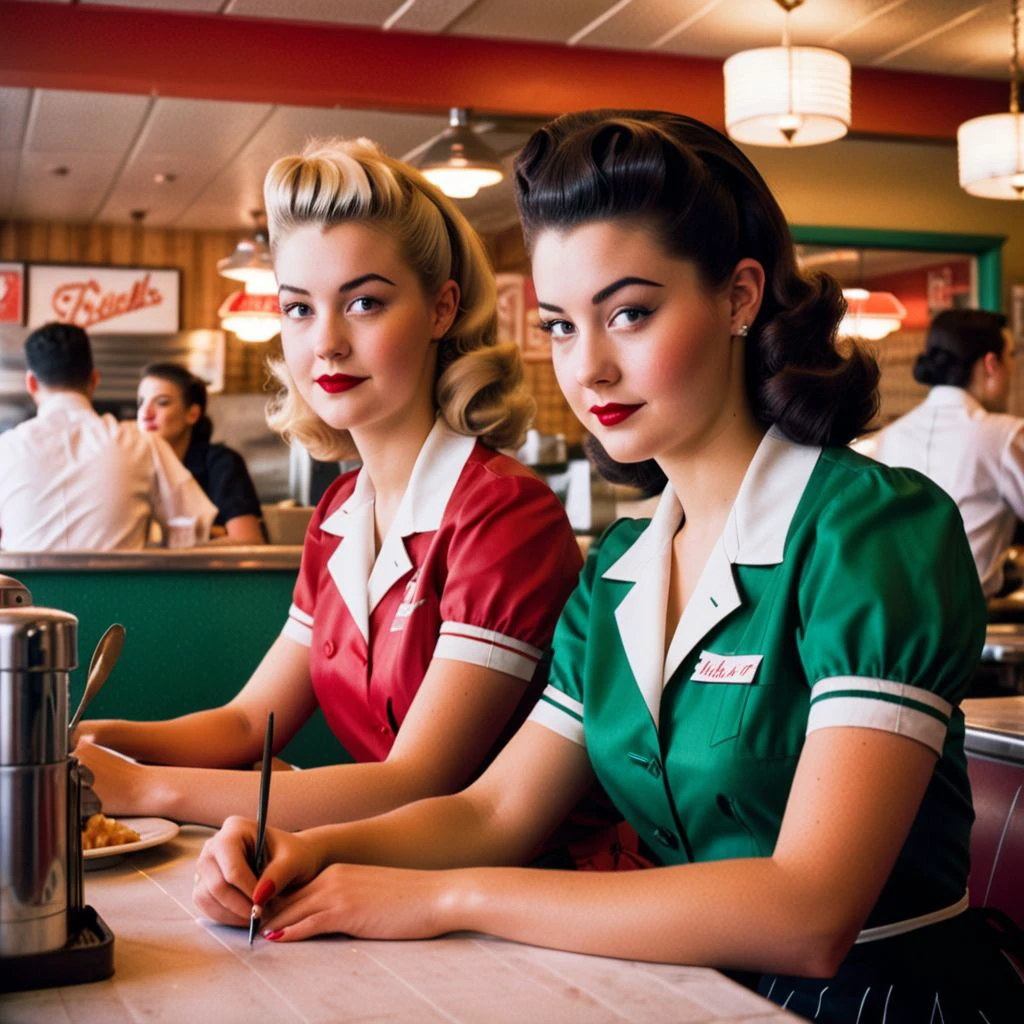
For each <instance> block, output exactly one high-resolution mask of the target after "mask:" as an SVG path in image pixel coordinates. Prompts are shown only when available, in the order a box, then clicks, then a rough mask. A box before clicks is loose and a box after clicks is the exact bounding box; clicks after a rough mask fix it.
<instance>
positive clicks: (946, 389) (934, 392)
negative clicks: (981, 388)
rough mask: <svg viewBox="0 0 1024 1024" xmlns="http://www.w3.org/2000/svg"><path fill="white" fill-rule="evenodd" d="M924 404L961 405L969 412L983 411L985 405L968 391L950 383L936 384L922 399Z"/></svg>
mask: <svg viewBox="0 0 1024 1024" xmlns="http://www.w3.org/2000/svg"><path fill="white" fill-rule="evenodd" d="M924 401H925V404H926V405H962V406H963V407H964V408H965V409H967V410H968V411H969V412H984V411H985V407H984V406H983V405H982V404H981V402H979V401H978V400H977V399H976V398H975V397H974V395H972V394H971V393H970V391H968V390H966V389H965V388H955V387H953V385H952V384H936V385H935V387H933V388H932V389H931V391H929V392H928V397H927V398H926V399H925V400H924Z"/></svg>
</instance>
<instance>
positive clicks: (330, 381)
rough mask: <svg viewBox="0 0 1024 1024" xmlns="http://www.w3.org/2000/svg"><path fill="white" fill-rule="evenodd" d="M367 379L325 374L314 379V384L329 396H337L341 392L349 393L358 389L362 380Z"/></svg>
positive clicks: (345, 374) (342, 374)
mask: <svg viewBox="0 0 1024 1024" xmlns="http://www.w3.org/2000/svg"><path fill="white" fill-rule="evenodd" d="M369 379H370V378H369V377H350V376H349V375H348V374H347V373H325V374H323V375H322V376H320V377H317V378H316V383H317V384H319V385H320V387H322V388H323V389H324V391H326V392H327V393H328V394H329V395H337V394H340V393H341V392H342V391H351V390H352V388H354V387H358V386H359V385H360V384H362V383H363V381H364V380H369Z"/></svg>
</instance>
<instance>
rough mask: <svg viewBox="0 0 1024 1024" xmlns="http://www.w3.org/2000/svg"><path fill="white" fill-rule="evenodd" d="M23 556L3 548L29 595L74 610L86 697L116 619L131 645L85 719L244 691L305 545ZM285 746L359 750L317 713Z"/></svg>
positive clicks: (321, 755)
mask: <svg viewBox="0 0 1024 1024" xmlns="http://www.w3.org/2000/svg"><path fill="white" fill-rule="evenodd" d="M200 551H201V549H193V550H192V551H189V552H172V551H153V552H148V551H147V552H140V553H138V554H121V553H112V554H104V555H89V554H75V553H69V554H48V555H27V554H16V553H8V552H0V573H2V574H4V575H7V576H13V577H14V578H15V579H17V580H19V581H20V582H22V583H24V584H25V586H27V587H28V588H29V590H31V592H32V601H33V604H35V605H37V606H41V607H49V608H59V609H61V610H62V611H66V612H70V613H71V614H73V615H76V616H77V617H78V621H79V633H78V661H79V667H78V669H77V670H76V671H74V672H73V673H72V678H71V708H72V709H74V708H75V707H77V705H78V700H79V697H80V696H81V694H82V690H83V687H84V685H85V672H86V669H87V668H88V664H89V658H90V656H91V655H92V651H93V648H94V647H95V645H96V642H97V640H99V638H100V636H101V634H102V633H103V631H104V630H105V629H106V628H107V626H109V625H110V624H111V623H113V622H120V623H122V624H123V625H124V627H125V630H126V638H125V646H124V651H123V653H122V654H121V658H120V660H119V661H118V663H117V666H116V667H115V669H114V671H113V673H112V674H111V676H110V678H109V679H108V680H107V683H106V685H105V686H104V688H103V689H102V690H101V691H100V693H99V695H98V696H97V697H96V699H95V700H94V701H93V703H92V704H91V705H90V707H89V711H88V713H87V717H92V718H131V719H140V720H155V719H162V718H171V717H174V716H177V715H182V714H186V713H187V712H190V711H197V710H199V709H201V708H209V707H216V706H217V705H220V704H223V703H224V702H226V701H227V700H229V699H230V698H232V697H233V696H235V694H237V693H238V691H239V690H240V689H241V687H242V686H243V685H244V683H245V681H246V680H247V679H248V678H249V676H250V674H251V673H252V671H253V669H255V668H256V666H257V665H258V664H259V662H260V660H261V659H262V657H263V655H264V654H265V653H266V651H267V648H268V647H269V646H270V645H271V643H273V641H274V639H275V638H276V637H277V635H278V634H279V633H280V631H281V627H282V625H283V624H284V621H285V618H286V616H287V614H288V606H289V605H290V603H291V596H292V588H293V586H294V584H295V576H296V573H297V571H298V565H299V557H300V553H301V548H297V547H296V548H274V547H268V548H247V549H227V548H225V549H223V551H222V552H219V553H218V554H216V555H210V554H201V553H200ZM280 756H281V757H283V758H284V759H285V760H288V761H290V762H292V763H293V764H296V765H298V766H300V767H303V768H310V767H314V766H317V765H325V764H338V763H340V762H347V761H351V757H350V756H349V755H348V753H347V752H346V751H345V750H344V749H343V748H342V746H341V745H340V744H339V743H338V741H337V740H336V739H335V737H334V735H333V734H332V733H331V731H330V730H329V729H328V727H327V723H326V722H325V721H324V718H323V715H322V714H321V713H320V712H319V711H317V712H316V714H315V715H314V717H313V718H312V719H311V720H310V721H309V722H307V723H306V725H305V726H304V727H303V728H302V729H301V730H300V731H299V733H298V734H297V735H296V736H295V737H293V739H292V740H291V742H290V743H289V744H288V745H287V746H286V747H285V749H284V750H283V751H281V753H280Z"/></svg>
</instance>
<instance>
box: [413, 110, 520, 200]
mask: <svg viewBox="0 0 1024 1024" xmlns="http://www.w3.org/2000/svg"><path fill="white" fill-rule="evenodd" d="M418 166H419V169H420V170H421V171H422V172H423V176H424V177H425V178H426V179H427V180H428V181H432V182H433V183H434V184H435V185H436V186H437V187H438V188H439V189H440V190H441V191H442V192H443V193H444V194H445V195H446V196H451V197H452V198H453V199H471V198H472V197H473V196H475V195H476V194H477V192H479V191H480V189H482V188H489V187H490V186H491V185H497V184H498V182H499V181H501V179H502V178H504V177H505V174H504V172H503V171H502V169H501V163H500V161H499V160H498V155H497V154H496V153H495V152H494V150H492V149H491V147H490V146H488V145H487V143H486V142H484V141H483V139H481V138H480V136H479V135H477V133H476V132H475V131H473V129H472V128H471V127H470V126H469V111H468V110H467V109H466V108H464V107H452V108H451V110H450V111H449V115H448V127H447V128H446V129H445V130H444V131H443V132H442V133H441V134H440V135H439V136H438V137H437V138H436V139H435V140H434V141H433V142H432V143H431V144H430V145H429V146H428V147H427V148H426V149H425V150H424V151H423V154H422V155H421V156H420V158H419V161H418Z"/></svg>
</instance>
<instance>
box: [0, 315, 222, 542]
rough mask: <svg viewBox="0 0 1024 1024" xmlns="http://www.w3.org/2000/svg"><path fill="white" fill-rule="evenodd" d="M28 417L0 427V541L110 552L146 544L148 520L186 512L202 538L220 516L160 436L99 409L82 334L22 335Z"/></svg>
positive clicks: (65, 328) (43, 330) (70, 328)
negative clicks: (31, 412) (30, 404)
mask: <svg viewBox="0 0 1024 1024" xmlns="http://www.w3.org/2000/svg"><path fill="white" fill-rule="evenodd" d="M25 359H26V362H27V364H28V372H27V373H26V374H25V387H26V389H27V391H28V393H29V395H30V396H31V397H32V400H33V401H34V402H35V404H36V406H37V415H36V417H35V418H34V419H31V420H28V421H27V422H25V423H22V424H20V425H19V426H17V427H15V428H14V429H12V430H8V431H6V432H5V433H3V434H0V480H2V481H3V485H2V487H0V547H3V548H4V549H6V550H9V551H14V550H17V551H114V550H123V549H127V550H133V549H138V548H141V547H143V546H144V545H145V543H146V539H147V537H148V535H149V523H150V520H151V519H156V520H157V521H158V522H159V523H160V524H161V526H162V527H163V530H164V535H165V536H166V535H167V532H168V531H167V524H168V522H169V521H170V520H171V519H172V518H175V517H186V518H188V519H190V520H193V521H194V522H195V524H196V534H197V537H198V538H199V539H200V540H203V539H205V538H206V537H207V535H208V533H209V529H210V525H211V523H212V522H213V520H214V518H215V517H216V515H217V509H216V506H215V505H213V503H212V502H211V501H210V500H209V499H208V498H207V497H206V495H205V494H204V493H203V491H202V489H201V488H200V487H199V484H198V483H196V481H195V479H194V478H193V477H192V474H191V473H189V471H188V470H187V469H185V467H184V466H183V465H182V464H181V463H180V462H179V461H178V459H177V457H176V456H175V454H174V452H173V451H172V450H171V448H170V446H169V445H168V444H167V442H166V441H163V440H162V439H161V438H159V437H157V436H156V435H154V434H146V435H144V434H142V433H140V432H139V430H138V429H137V427H136V425H135V422H134V420H133V421H130V422H124V423H120V422H118V421H117V420H116V419H114V417H113V416H110V415H106V416H100V415H98V414H97V413H96V412H95V410H94V409H93V407H92V396H93V394H94V392H95V391H96V387H97V385H98V384H99V379H100V378H99V374H98V373H97V371H96V369H95V367H94V366H93V360H92V347H91V346H90V344H89V336H88V335H87V334H86V333H85V331H83V330H82V329H81V328H80V327H75V326H74V325H72V324H58V323H52V324H46V325H45V326H44V327H40V328H39V329H38V330H36V331H33V332H32V334H30V335H29V337H28V339H27V340H26V342H25Z"/></svg>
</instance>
